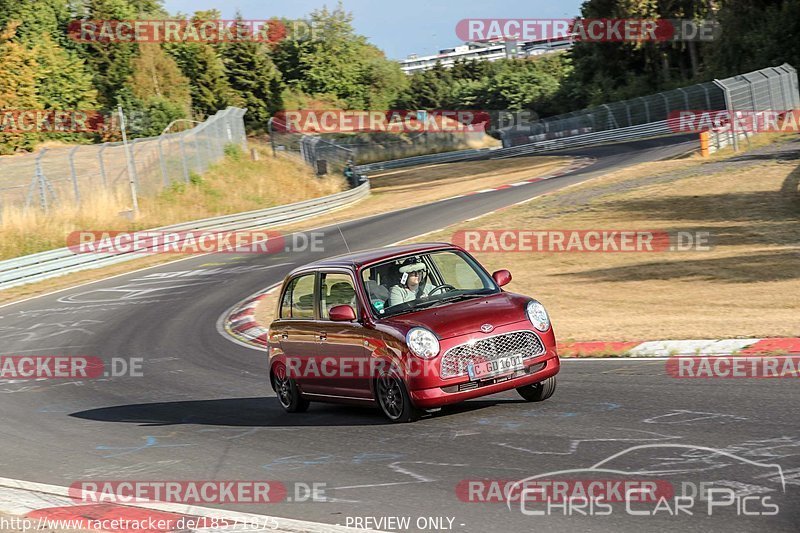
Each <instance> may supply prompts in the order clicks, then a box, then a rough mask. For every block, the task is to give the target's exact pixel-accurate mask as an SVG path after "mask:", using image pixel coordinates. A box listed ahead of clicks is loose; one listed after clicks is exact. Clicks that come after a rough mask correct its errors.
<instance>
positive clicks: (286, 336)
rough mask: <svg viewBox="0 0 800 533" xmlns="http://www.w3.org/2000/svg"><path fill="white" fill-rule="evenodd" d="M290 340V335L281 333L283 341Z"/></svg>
mask: <svg viewBox="0 0 800 533" xmlns="http://www.w3.org/2000/svg"><path fill="white" fill-rule="evenodd" d="M288 338H289V334H288V333H281V339H282V340H286V339H288Z"/></svg>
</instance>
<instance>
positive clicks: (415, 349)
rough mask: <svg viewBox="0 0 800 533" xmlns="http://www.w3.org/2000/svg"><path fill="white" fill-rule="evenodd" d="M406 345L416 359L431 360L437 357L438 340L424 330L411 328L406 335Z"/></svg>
mask: <svg viewBox="0 0 800 533" xmlns="http://www.w3.org/2000/svg"><path fill="white" fill-rule="evenodd" d="M406 344H407V345H408V348H409V349H410V350H411V353H413V354H414V355H416V356H417V357H421V358H423V359H432V358H434V357H436V356H437V355H439V339H437V338H436V335H434V334H433V333H432V332H431V331H429V330H427V329H425V328H411V330H410V331H409V332H408V334H407V335H406Z"/></svg>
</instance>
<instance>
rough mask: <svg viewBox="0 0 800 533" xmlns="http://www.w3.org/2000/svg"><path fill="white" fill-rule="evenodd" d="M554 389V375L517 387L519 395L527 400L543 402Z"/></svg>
mask: <svg viewBox="0 0 800 533" xmlns="http://www.w3.org/2000/svg"><path fill="white" fill-rule="evenodd" d="M555 391H556V377H555V376H551V377H549V378H547V379H546V380H544V381H540V382H539V383H533V384H531V385H525V386H522V387H519V388H517V392H518V393H519V395H520V396H522V397H523V398H525V400H527V401H529V402H543V401H544V400H546V399H548V398H549V397H550V396H552V395H553V393H554V392H555Z"/></svg>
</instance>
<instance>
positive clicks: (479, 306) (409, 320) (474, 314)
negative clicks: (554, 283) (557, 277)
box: [382, 292, 531, 339]
mask: <svg viewBox="0 0 800 533" xmlns="http://www.w3.org/2000/svg"><path fill="white" fill-rule="evenodd" d="M530 300H531V298H530V297H528V296H522V295H519V294H513V293H510V292H501V293H499V294H492V295H489V296H484V297H482V298H473V299H470V300H464V301H460V302H453V303H450V304H445V305H442V306H440V307H432V308H430V309H420V310H419V311H414V312H413V313H404V314H402V315H397V316H394V317H390V318H387V319H385V320H383V321H382V322H383V323H384V324H386V325H388V326H394V327H396V328H398V329H402V330H405V331H408V330H409V329H411V328H413V327H423V328H428V329H429V330H431V331H433V332H434V333H435V334H436V336H437V337H439V338H440V339H449V338H450V337H457V336H459V335H466V334H469V333H476V332H480V331H481V326H482V325H484V324H491V325H492V326H494V327H498V326H504V325H506V324H511V323H512V322H519V321H520V320H526V319H527V315H526V313H525V306H526V305H527V304H528V302H529V301H530Z"/></svg>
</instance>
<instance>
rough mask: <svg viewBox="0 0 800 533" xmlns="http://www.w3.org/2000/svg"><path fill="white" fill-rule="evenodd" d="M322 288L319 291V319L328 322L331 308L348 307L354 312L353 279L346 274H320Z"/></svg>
mask: <svg viewBox="0 0 800 533" xmlns="http://www.w3.org/2000/svg"><path fill="white" fill-rule="evenodd" d="M320 278H321V281H322V286H321V288H320V289H321V290H320V302H319V303H320V317H322V319H323V320H328V319H329V317H330V311H331V308H333V307H335V306H337V305H349V306H351V307H352V308H353V310H354V311H357V310H358V305H356V290H355V287H354V286H353V279H352V278H351V277H350V276H349V275H347V274H337V273H328V274H326V273H322V274H320Z"/></svg>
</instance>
